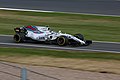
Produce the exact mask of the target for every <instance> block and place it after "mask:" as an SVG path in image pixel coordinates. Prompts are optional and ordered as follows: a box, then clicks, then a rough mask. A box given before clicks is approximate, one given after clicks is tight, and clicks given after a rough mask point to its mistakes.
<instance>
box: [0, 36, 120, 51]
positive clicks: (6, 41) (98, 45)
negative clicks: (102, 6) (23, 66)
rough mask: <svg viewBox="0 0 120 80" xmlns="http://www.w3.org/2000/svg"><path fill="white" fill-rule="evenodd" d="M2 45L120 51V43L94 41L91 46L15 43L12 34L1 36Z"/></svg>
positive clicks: (0, 44) (0, 43)
mask: <svg viewBox="0 0 120 80" xmlns="http://www.w3.org/2000/svg"><path fill="white" fill-rule="evenodd" d="M0 46H9V47H28V48H48V49H60V50H78V51H97V52H111V53H120V43H105V42H103V43H102V42H93V44H91V45H90V46H81V47H70V46H65V47H60V46H58V45H46V44H40V43H34V42H30V43H15V42H14V41H13V37H12V36H0Z"/></svg>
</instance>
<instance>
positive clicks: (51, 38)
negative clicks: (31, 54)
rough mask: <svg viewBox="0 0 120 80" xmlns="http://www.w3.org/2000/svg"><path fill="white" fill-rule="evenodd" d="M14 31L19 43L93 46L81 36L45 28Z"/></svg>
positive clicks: (35, 27)
mask: <svg viewBox="0 0 120 80" xmlns="http://www.w3.org/2000/svg"><path fill="white" fill-rule="evenodd" d="M14 31H15V35H14V41H15V42H17V43H20V42H27V41H29V40H32V41H38V42H43V43H49V44H58V45H59V46H65V45H75V46H76V45H77V46H78V45H79V46H81V45H90V44H92V41H91V40H85V39H84V37H83V35H81V34H75V35H74V36H73V35H70V34H66V33H62V32H61V31H59V32H55V31H52V30H51V29H50V28H49V27H45V26H23V27H19V28H14Z"/></svg>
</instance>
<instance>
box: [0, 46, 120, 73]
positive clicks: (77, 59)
mask: <svg viewBox="0 0 120 80" xmlns="http://www.w3.org/2000/svg"><path fill="white" fill-rule="evenodd" d="M0 61H9V62H15V63H22V64H29V65H37V66H52V67H61V68H69V69H77V70H87V71H95V72H104V73H116V74H120V67H119V66H120V54H113V53H101V52H80V51H62V50H56V51H55V50H44V49H24V48H0Z"/></svg>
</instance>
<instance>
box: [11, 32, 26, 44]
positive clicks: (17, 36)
mask: <svg viewBox="0 0 120 80" xmlns="http://www.w3.org/2000/svg"><path fill="white" fill-rule="evenodd" d="M13 39H14V41H15V42H17V43H20V42H24V39H25V36H24V34H21V33H17V34H15V35H14V37H13Z"/></svg>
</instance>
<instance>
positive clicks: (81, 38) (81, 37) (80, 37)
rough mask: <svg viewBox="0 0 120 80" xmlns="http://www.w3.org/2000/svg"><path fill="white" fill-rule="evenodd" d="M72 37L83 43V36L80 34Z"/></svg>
mask: <svg viewBox="0 0 120 80" xmlns="http://www.w3.org/2000/svg"><path fill="white" fill-rule="evenodd" d="M74 36H75V37H76V38H78V39H80V40H82V41H84V36H83V35H82V34H75V35H74Z"/></svg>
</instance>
